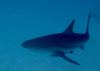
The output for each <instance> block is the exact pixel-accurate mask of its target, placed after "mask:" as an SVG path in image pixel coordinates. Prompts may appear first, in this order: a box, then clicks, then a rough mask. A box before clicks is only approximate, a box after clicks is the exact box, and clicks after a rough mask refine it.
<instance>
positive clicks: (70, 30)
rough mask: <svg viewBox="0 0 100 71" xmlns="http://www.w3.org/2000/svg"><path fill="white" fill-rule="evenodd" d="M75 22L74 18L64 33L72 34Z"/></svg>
mask: <svg viewBox="0 0 100 71" xmlns="http://www.w3.org/2000/svg"><path fill="white" fill-rule="evenodd" d="M74 23H75V19H73V20H72V22H71V24H70V25H69V26H68V27H67V29H65V31H64V32H63V33H64V34H67V33H68V34H71V33H73V25H74Z"/></svg>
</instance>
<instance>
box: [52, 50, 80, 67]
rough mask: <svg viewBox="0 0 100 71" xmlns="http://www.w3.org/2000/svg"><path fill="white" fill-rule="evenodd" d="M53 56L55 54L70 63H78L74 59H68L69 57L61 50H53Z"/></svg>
mask: <svg viewBox="0 0 100 71" xmlns="http://www.w3.org/2000/svg"><path fill="white" fill-rule="evenodd" d="M53 56H57V57H58V56H59V57H61V58H62V59H64V60H66V61H68V62H70V63H73V64H76V65H80V64H79V63H78V62H76V61H74V60H72V59H70V58H69V57H67V56H66V55H65V53H64V52H63V51H55V53H54V55H53Z"/></svg>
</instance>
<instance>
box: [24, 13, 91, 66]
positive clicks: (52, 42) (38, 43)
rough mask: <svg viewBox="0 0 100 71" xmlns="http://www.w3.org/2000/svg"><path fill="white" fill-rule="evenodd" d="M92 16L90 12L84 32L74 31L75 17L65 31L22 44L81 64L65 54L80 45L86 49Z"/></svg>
mask: <svg viewBox="0 0 100 71" xmlns="http://www.w3.org/2000/svg"><path fill="white" fill-rule="evenodd" d="M90 17H91V14H90V13H89V16H88V22H87V29H86V32H85V33H84V34H79V33H74V32H73V25H74V23H75V19H73V20H72V22H71V24H70V25H69V26H68V28H67V29H65V31H64V32H62V33H56V34H51V35H46V36H42V37H38V38H35V39H30V40H26V41H24V42H23V43H22V46H23V47H25V48H29V49H34V50H41V51H42V50H43V51H49V52H51V53H52V55H51V56H55V57H61V58H63V59H64V60H66V61H68V62H70V63H73V64H76V65H80V64H79V63H78V62H76V61H74V60H72V59H70V58H68V57H67V56H66V55H65V54H66V53H68V50H73V49H75V48H78V47H79V48H82V49H84V47H83V46H84V44H85V43H86V42H87V41H88V40H89V33H88V27H89V21H90ZM69 53H70V52H69Z"/></svg>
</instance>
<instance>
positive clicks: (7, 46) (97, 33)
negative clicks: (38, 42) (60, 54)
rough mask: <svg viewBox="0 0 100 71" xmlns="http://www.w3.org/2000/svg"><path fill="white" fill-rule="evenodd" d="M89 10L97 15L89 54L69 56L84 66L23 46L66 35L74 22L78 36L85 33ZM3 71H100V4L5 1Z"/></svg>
mask: <svg viewBox="0 0 100 71" xmlns="http://www.w3.org/2000/svg"><path fill="white" fill-rule="evenodd" d="M89 10H91V13H92V14H93V15H92V19H91V22H90V25H89V34H90V39H89V41H88V42H87V43H86V44H85V45H84V48H85V50H81V49H77V50H74V53H73V54H69V55H68V56H69V57H71V58H72V59H74V60H76V61H78V62H79V63H80V64H81V65H80V66H77V65H74V64H71V63H69V62H67V61H65V60H63V59H60V58H55V57H51V56H50V55H48V54H47V53H44V52H43V53H39V52H35V51H34V50H28V49H25V48H23V47H22V46H21V44H22V42H23V41H25V40H27V39H31V38H36V37H40V36H44V35H48V34H54V33H60V32H63V31H64V30H65V29H66V28H67V27H68V25H69V24H70V22H71V21H72V19H73V18H75V20H76V21H75V24H74V32H76V33H84V32H85V30H86V25H87V17H88V12H89ZM0 71H100V1H99V0H1V1H0Z"/></svg>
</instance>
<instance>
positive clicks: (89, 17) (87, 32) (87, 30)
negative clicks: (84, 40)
mask: <svg viewBox="0 0 100 71" xmlns="http://www.w3.org/2000/svg"><path fill="white" fill-rule="evenodd" d="M90 19H91V11H89V15H88V20H87V28H86V32H85V34H87V35H89V23H90Z"/></svg>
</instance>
